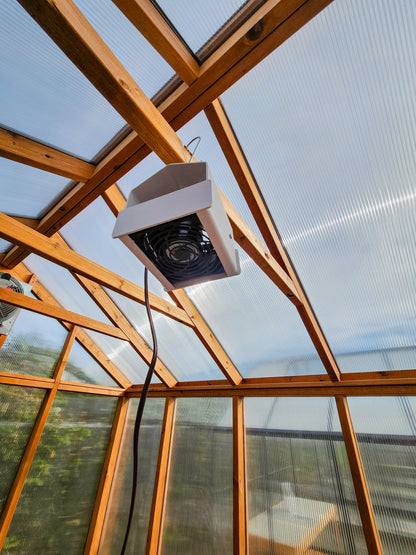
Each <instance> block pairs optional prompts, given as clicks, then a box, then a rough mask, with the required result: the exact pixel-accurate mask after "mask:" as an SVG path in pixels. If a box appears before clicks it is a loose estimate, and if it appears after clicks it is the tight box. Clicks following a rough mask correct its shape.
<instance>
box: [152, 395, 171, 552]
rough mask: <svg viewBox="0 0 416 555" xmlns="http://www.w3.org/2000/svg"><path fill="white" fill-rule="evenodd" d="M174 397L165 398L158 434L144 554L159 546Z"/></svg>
mask: <svg viewBox="0 0 416 555" xmlns="http://www.w3.org/2000/svg"><path fill="white" fill-rule="evenodd" d="M175 409H176V404H175V399H166V403H165V413H164V416H163V423H162V431H161V435H160V445H159V456H158V460H157V467H156V475H155V485H154V489H153V499H152V507H151V510H150V518H149V528H148V533H147V542H146V555H157V554H158V553H159V552H160V547H161V535H162V531H163V520H164V516H165V508H166V494H167V488H168V480H169V471H170V463H171V458H172V444H173V434H174V428H175Z"/></svg>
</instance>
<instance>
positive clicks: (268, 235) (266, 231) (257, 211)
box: [205, 100, 341, 381]
mask: <svg viewBox="0 0 416 555" xmlns="http://www.w3.org/2000/svg"><path fill="white" fill-rule="evenodd" d="M205 114H206V116H207V118H208V120H209V122H210V124H211V127H212V129H213V131H214V133H215V135H216V137H217V140H218V142H219V144H220V146H221V149H222V151H223V153H224V156H225V157H226V159H227V162H228V164H229V166H230V168H231V170H232V172H233V174H234V177H235V178H236V181H237V183H238V185H239V187H240V189H241V192H242V193H243V195H244V198H245V199H246V202H247V204H248V206H249V208H250V210H251V213H252V214H253V217H254V219H255V221H256V224H257V226H258V228H259V229H260V232H261V234H262V236H263V238H264V240H265V242H266V245H267V246H268V248H269V251H270V253H271V255H272V256H273V258H274V259H275V260H276V263H277V264H278V265H279V266H278V267H279V269H280V270H281V271H283V272H284V274H285V275H286V276H287V278H288V279H289V280H290V283H291V286H292V288H293V290H295V291H296V294H293V291H291V292H290V293H288V292H287V291H286V293H285V294H286V295H287V296H289V297H290V300H291V301H292V302H293V303H294V304H295V305H296V306H297V309H298V312H299V315H300V317H301V319H302V321H303V323H304V325H305V327H306V329H307V331H308V333H309V336H310V338H311V340H312V342H313V344H314V345H315V348H316V350H317V352H318V354H319V356H320V358H321V360H322V364H323V365H324V367H325V369H326V371H327V372H328V374H329V376H330V377H331V379H332V380H333V381H339V380H340V379H341V375H340V371H339V368H338V365H337V363H336V360H335V358H334V356H333V354H332V351H331V349H330V347H329V345H328V342H327V340H326V338H325V336H324V334H323V332H322V330H321V327H320V325H319V322H318V320H317V319H316V317H315V314H314V312H313V310H312V307H311V305H310V303H309V301H308V299H307V297H306V295H305V293H304V290H303V287H302V284H301V283H300V281H299V279H298V277H297V274H296V271H295V269H294V268H293V265H292V263H291V261H290V258H289V256H288V255H287V253H286V250H285V248H284V246H283V243H282V241H281V239H280V236H279V234H278V233H277V230H276V228H275V225H274V222H273V220H272V218H271V216H270V214H269V211H268V209H267V207H266V204H265V202H264V200H263V197H262V195H261V193H260V191H259V189H258V186H257V183H256V181H255V179H254V176H253V173H252V171H251V168H250V166H249V165H248V162H247V160H246V158H245V156H244V153H243V151H242V149H241V147H240V144H239V142H238V139H237V137H236V135H235V133H234V130H233V128H232V126H231V123H230V121H229V119H228V117H227V114H226V113H225V110H224V108H223V106H222V104H221V102H220V101H219V100H215V101H214V102H213V103H212V104H210V105H209V106H207V108H205ZM248 254H249V255H250V256H252V257H253V255H252V254H250V252H249V253H248ZM259 265H260V264H259ZM265 271H266V270H265ZM266 273H267V272H266ZM269 277H271V276H269ZM273 281H274V280H273ZM274 283H276V282H275V281H274ZM276 285H278V287H279V284H278V283H276ZM279 288H280V289H281V287H279ZM282 290H283V289H282ZM283 292H285V291H284V290H283Z"/></svg>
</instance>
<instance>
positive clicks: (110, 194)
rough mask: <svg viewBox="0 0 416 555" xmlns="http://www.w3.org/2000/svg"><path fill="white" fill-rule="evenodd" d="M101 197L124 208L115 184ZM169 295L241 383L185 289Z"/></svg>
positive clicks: (115, 209) (222, 365)
mask: <svg viewBox="0 0 416 555" xmlns="http://www.w3.org/2000/svg"><path fill="white" fill-rule="evenodd" d="M103 197H104V200H105V201H106V203H107V205H108V207H109V208H110V210H111V211H112V213H113V214H114V215H115V216H117V215H118V213H119V212H120V211H121V210H123V209H124V207H125V204H126V200H125V198H124V196H123V194H122V193H121V191H120V189H119V188H118V187H117V186H116V185H113V186H112V187H111V188H110V189H108V190H107V191H106V194H105V195H103ZM169 295H170V297H171V299H173V300H174V301H175V303H176V304H177V306H178V307H180V308H182V309H183V310H185V312H186V313H187V315H188V316H189V318H190V319H191V321H192V323H193V326H194V327H193V329H194V331H195V333H196V334H197V336H198V337H199V339H200V340H201V342H202V343H203V345H204V346H205V348H206V349H207V350H208V352H209V353H210V355H211V356H212V358H213V359H214V360H215V362H216V364H218V367H219V368H220V369H221V371H222V372H223V373H224V375H225V376H226V377H227V379H228V380H229V381H230V383H232V384H234V385H237V384H239V383H241V381H242V379H243V378H242V376H241V374H240V373H239V371H238V370H237V368H236V367H235V366H234V364H233V363H232V361H231V360H230V358H229V357H228V355H227V353H226V352H225V351H224V349H223V347H222V346H221V344H220V343H219V341H218V340H217V338H216V337H215V335H214V334H213V332H212V331H211V329H210V328H209V326H208V325H207V324H206V322H205V321H204V319H203V318H202V316H201V315H200V314H199V312H198V310H197V309H196V307H195V306H194V304H193V303H192V301H191V300H190V298H189V297H188V295H187V294H186V293H185V291H184V290H183V289H176V290H175V291H171V292H170V293H169Z"/></svg>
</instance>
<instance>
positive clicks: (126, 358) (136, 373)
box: [85, 330, 160, 384]
mask: <svg viewBox="0 0 416 555" xmlns="http://www.w3.org/2000/svg"><path fill="white" fill-rule="evenodd" d="M85 332H86V333H87V334H88V335H89V336H90V337H91V339H92V340H93V341H94V342H95V343H96V344H97V345H98V346H99V347H100V349H101V350H102V351H103V353H105V354H106V355H107V357H108V358H109V359H110V360H111V362H112V363H113V364H115V365H116V366H117V368H118V369H119V370H120V372H122V373H123V374H124V375H125V376H126V378H128V379H129V380H130V381H131V383H133V384H141V383H143V382H144V380H145V377H146V374H147V370H148V365H147V364H146V363H145V362H144V361H143V360H142V359H141V358H140V356H139V355H138V354H137V353H136V351H135V350H134V349H133V347H132V346H131V345H130V344H129V343H128V341H123V340H122V339H117V338H115V337H110V336H109V335H103V334H102V333H99V332H96V331H91V330H85ZM152 383H160V380H159V378H158V377H157V376H156V375H153V378H152Z"/></svg>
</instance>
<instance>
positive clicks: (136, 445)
mask: <svg viewBox="0 0 416 555" xmlns="http://www.w3.org/2000/svg"><path fill="white" fill-rule="evenodd" d="M144 297H145V304H146V312H147V318H148V320H149V325H150V330H151V332H152V340H153V356H152V360H151V362H150V365H149V370H148V371H147V376H146V380H145V382H144V385H143V390H142V394H141V396H140V401H139V406H138V408H137V415H136V421H135V423H134V436H133V487H132V490H131V500H130V510H129V518H128V521H127V527H126V532H125V535H124V542H123V547H122V548H121V554H120V555H124V554H125V552H126V547H127V542H128V539H129V533H130V527H131V523H132V520H133V513H134V505H135V502H136V492H137V477H138V459H139V432H140V424H141V422H142V417H143V411H144V405H145V403H146V397H147V392H148V391H149V385H150V382H151V381H152V376H153V371H154V369H155V366H156V361H157V353H158V345H157V337H156V330H155V326H154V323H153V318H152V312H151V310H150V302H149V286H148V270H147V268H145V269H144Z"/></svg>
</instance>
